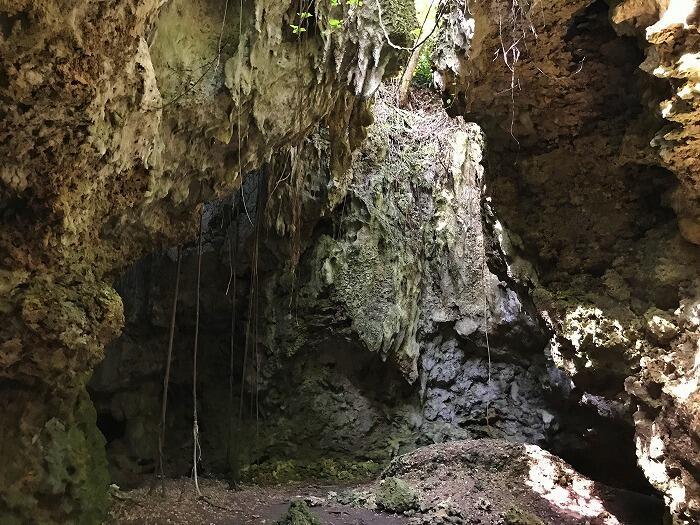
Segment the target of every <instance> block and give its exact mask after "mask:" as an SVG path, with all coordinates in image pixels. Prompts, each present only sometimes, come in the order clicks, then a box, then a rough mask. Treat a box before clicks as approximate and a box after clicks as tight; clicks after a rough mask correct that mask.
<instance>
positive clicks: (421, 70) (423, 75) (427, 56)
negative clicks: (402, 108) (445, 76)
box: [413, 38, 435, 88]
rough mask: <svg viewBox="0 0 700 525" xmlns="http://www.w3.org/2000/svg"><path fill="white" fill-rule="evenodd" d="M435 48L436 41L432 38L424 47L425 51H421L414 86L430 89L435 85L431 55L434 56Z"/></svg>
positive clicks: (414, 76)
mask: <svg viewBox="0 0 700 525" xmlns="http://www.w3.org/2000/svg"><path fill="white" fill-rule="evenodd" d="M434 46H435V41H434V39H433V38H430V39H428V41H427V42H426V43H425V44H424V45H423V49H421V53H420V58H419V59H418V65H417V66H416V72H415V74H414V75H413V84H414V85H415V86H418V87H421V88H429V87H431V86H432V85H433V63H432V60H431V55H432V54H433V48H434Z"/></svg>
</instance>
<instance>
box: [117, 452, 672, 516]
mask: <svg viewBox="0 0 700 525" xmlns="http://www.w3.org/2000/svg"><path fill="white" fill-rule="evenodd" d="M200 485H201V488H202V493H203V495H204V498H197V497H196V496H195V491H194V484H193V482H192V481H191V480H189V479H179V480H168V481H167V482H166V495H165V497H163V496H161V493H160V489H159V488H158V489H156V490H155V491H153V492H152V493H150V494H149V490H148V488H143V489H137V490H133V491H130V492H126V493H124V492H120V491H115V492H114V506H113V509H112V516H111V519H110V520H109V521H108V522H107V523H108V525H116V524H196V525H198V524H203V525H239V524H240V525H247V524H265V523H267V524H272V523H275V522H276V521H277V520H279V519H280V518H281V517H282V516H283V515H284V514H285V513H286V512H287V510H288V508H289V505H290V503H291V502H294V501H299V500H301V501H304V502H306V503H307V504H308V507H309V510H310V512H311V513H312V514H314V515H315V516H316V517H317V518H318V519H319V521H320V523H321V524H323V525H404V524H405V525H451V524H454V525H661V524H662V522H663V512H664V508H663V503H662V501H661V500H660V498H658V497H655V496H652V495H643V494H638V493H635V492H630V491H626V490H621V489H615V488H611V487H608V486H605V485H602V484H600V483H596V482H594V481H592V480H590V479H588V478H586V477H584V476H582V475H581V474H579V473H578V472H576V471H574V470H573V469H572V468H571V466H569V465H568V464H567V463H565V462H564V461H563V460H561V459H560V458H557V457H556V456H553V455H552V454H549V453H548V452H546V451H544V450H542V449H541V448H539V447H536V446H533V445H522V444H517V443H511V442H507V441H502V440H495V439H480V440H467V441H458V442H453V443H445V444H440V445H431V446H428V447H423V448H420V449H418V450H416V451H414V452H412V453H410V454H406V455H404V456H400V457H398V458H396V459H395V460H394V461H393V462H392V463H391V465H390V466H389V467H388V468H387V469H386V470H385V472H384V474H383V476H382V479H380V480H377V481H376V482H374V483H368V484H365V485H359V486H353V487H348V486H346V487H339V486H328V485H320V484H319V485H314V484H308V483H307V484H304V485H284V486H276V487H260V486H249V487H244V488H242V489H241V490H229V488H228V486H227V484H226V483H224V482H220V481H215V480H202V481H201V483H200ZM286 523H292V524H294V525H306V524H310V522H308V521H305V520H300V521H299V520H297V521H294V520H291V521H286V522H285V524H286Z"/></svg>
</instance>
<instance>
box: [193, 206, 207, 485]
mask: <svg viewBox="0 0 700 525" xmlns="http://www.w3.org/2000/svg"><path fill="white" fill-rule="evenodd" d="M203 228H204V208H202V214H201V215H200V218H199V241H198V243H197V292H196V297H197V299H196V314H195V325H194V351H193V359H192V404H193V409H192V440H193V446H192V475H193V477H194V487H195V489H196V491H197V496H199V497H202V491H201V490H200V489H199V480H198V478H197V464H198V463H199V461H200V460H201V459H202V449H201V447H200V445H199V423H198V420H197V350H198V344H199V306H200V288H201V278H202V230H203Z"/></svg>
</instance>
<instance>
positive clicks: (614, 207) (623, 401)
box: [437, 0, 700, 523]
mask: <svg viewBox="0 0 700 525" xmlns="http://www.w3.org/2000/svg"><path fill="white" fill-rule="evenodd" d="M694 9H695V6H694V3H693V2H689V3H684V2H682V1H681V2H671V4H670V5H665V4H664V5H659V4H657V3H656V2H635V1H630V2H623V3H622V4H619V5H618V6H617V7H616V8H615V9H614V10H613V11H612V13H610V12H609V9H608V6H607V4H605V3H603V2H590V1H581V2H577V1H574V2H570V1H562V2H554V3H553V4H552V3H550V4H547V5H542V4H534V3H533V4H532V5H530V4H528V3H525V4H523V3H521V2H516V3H512V4H511V3H509V2H501V1H498V0H496V1H492V2H486V3H478V4H477V5H470V10H469V11H468V12H467V11H465V10H464V9H463V7H462V6H461V3H459V2H457V3H454V4H449V3H448V9H447V12H448V14H447V15H446V19H445V21H444V23H443V25H444V27H445V28H446V31H445V33H444V34H445V35H446V37H445V38H446V41H445V42H443V44H442V45H439V46H438V48H437V53H438V56H437V64H438V68H439V69H438V71H437V80H438V84H439V85H440V86H441V88H442V89H443V92H444V99H445V102H446V104H447V105H448V106H449V108H450V111H452V112H453V113H455V114H462V115H465V117H467V118H469V119H474V120H476V121H477V122H478V123H480V124H481V125H482V126H483V127H484V129H485V131H486V134H487V137H488V138H489V152H490V156H489V160H490V165H489V177H490V181H489V182H488V183H489V187H490V190H491V195H492V198H493V202H494V207H495V210H496V212H497V214H498V215H499V217H501V218H502V219H503V222H504V227H506V228H507V229H509V230H510V231H511V233H512V234H513V237H515V238H516V239H517V238H518V237H519V238H520V240H521V241H522V242H521V248H522V250H523V252H524V253H525V254H526V255H527V258H528V259H530V260H531V261H533V262H534V263H535V266H536V269H537V277H533V279H532V286H533V289H534V296H535V299H536V302H537V304H538V306H539V308H540V311H541V312H542V314H543V316H544V317H545V318H546V319H548V320H549V322H550V324H551V327H552V328H553V330H554V332H555V337H554V339H553V341H552V345H551V355H552V358H553V360H554V361H555V363H557V364H558V365H559V367H560V368H562V369H564V370H565V371H566V372H567V373H568V375H569V377H570V378H571V379H572V381H573V385H574V393H575V394H577V395H581V403H582V404H586V405H589V406H594V407H596V409H597V410H598V411H599V412H600V413H601V414H602V413H607V414H609V415H610V417H611V418H614V419H620V420H622V421H629V422H631V420H632V418H631V413H632V412H636V414H635V416H634V424H635V428H636V436H637V437H636V439H637V453H638V458H639V462H640V465H641V466H642V469H643V470H644V472H645V474H646V476H647V478H648V479H649V480H650V481H651V482H652V484H653V485H654V486H655V487H656V488H658V489H659V490H660V491H661V492H662V493H663V494H664V495H665V497H666V501H667V504H668V505H669V508H670V510H671V513H672V515H673V518H674V520H676V522H677V523H695V522H696V521H697V520H698V517H699V516H700V515H699V514H698V512H700V506H699V505H698V498H699V497H700V490H698V479H699V476H698V472H700V471H699V470H698V468H697V465H698V461H699V460H700V454H699V452H698V451H699V450H700V447H698V443H699V441H698V438H699V437H700V435H699V434H698V409H697V395H698V369H697V366H696V361H697V358H696V357H695V356H696V355H697V352H698V347H697V340H698V328H697V325H695V324H693V323H692V322H688V321H683V320H682V319H685V317H684V316H687V315H688V314H687V313H686V312H695V311H696V310H697V305H698V299H697V286H698V283H699V279H698V277H699V275H698V268H700V253H699V250H698V247H697V246H696V245H697V242H698V237H697V218H698V210H700V207H699V206H698V201H697V191H698V182H697V181H698V178H697V169H698V164H697V162H696V161H695V159H696V158H697V156H698V152H697V140H698V138H697V137H698V128H697V124H698V110H697V101H698V98H697V75H698V71H700V70H699V69H698V67H697V56H698V55H697V50H698V36H699V35H698V29H697V25H694V24H695V23H696V21H695V20H694V18H693V17H694V16H696V15H694V14H693V12H694ZM611 16H612V21H613V22H614V24H615V25H613V23H611ZM455 33H457V34H458V35H459V37H458V38H456V37H455V36H454V35H455ZM449 41H451V42H452V43H453V45H452V46H450V45H448V44H447V42H449ZM645 55H646V57H645ZM648 73H653V75H654V76H655V77H659V78H661V79H663V80H659V79H658V78H654V76H651V75H649V74H648ZM659 108H660V109H659ZM664 119H665V120H664ZM671 210H672V211H671ZM674 213H675V214H674ZM691 363H692V364H691Z"/></svg>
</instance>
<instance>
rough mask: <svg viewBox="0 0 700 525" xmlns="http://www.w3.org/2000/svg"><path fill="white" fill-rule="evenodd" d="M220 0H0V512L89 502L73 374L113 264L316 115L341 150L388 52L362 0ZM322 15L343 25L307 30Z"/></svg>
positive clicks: (81, 363)
mask: <svg viewBox="0 0 700 525" xmlns="http://www.w3.org/2000/svg"><path fill="white" fill-rule="evenodd" d="M391 3H392V2H388V4H391ZM393 3H394V4H397V5H400V6H403V7H404V8H405V9H404V12H406V11H407V10H408V12H409V13H410V12H412V11H410V7H411V6H412V2H409V1H407V0H399V1H398V3H397V2H396V1H395V2H393ZM229 4H231V5H229V6H228V7H229V9H228V10H226V9H225V5H226V3H225V2H223V1H217V0H195V1H189V0H187V1H185V0H170V1H167V0H144V1H141V0H139V1H136V0H126V1H120V2H108V3H105V2H101V1H99V2H98V1H86V2H77V3H76V2H68V1H64V0H37V1H34V0H32V1H28V0H2V1H0V119H1V120H2V127H1V128H0V217H1V220H2V227H1V228H0V283H1V284H0V289H1V290H2V299H0V311H1V312H2V316H3V319H2V323H0V380H1V381H2V385H3V397H2V400H1V401H0V418H1V419H2V420H3V422H5V424H4V425H3V430H2V433H1V434H0V461H2V464H3V468H2V470H0V487H2V491H1V492H0V521H2V522H3V523H27V522H29V523H66V522H71V523H91V524H92V523H96V522H98V521H99V519H100V517H101V515H102V514H103V512H104V510H105V504H106V496H105V495H106V488H107V482H108V480H107V475H106V469H105V460H104V450H103V444H102V441H101V438H100V437H99V435H98V433H97V430H96V428H95V421H94V412H93V410H92V408H91V406H90V403H89V402H88V401H87V399H86V393H85V384H86V382H87V381H88V379H89V376H90V372H91V370H92V368H93V367H94V365H95V364H97V363H98V362H99V361H100V360H101V359H102V357H103V347H104V345H105V344H106V343H108V342H109V341H110V340H112V339H113V338H114V337H115V336H116V335H117V334H118V333H119V331H120V329H121V327H122V324H123V312H122V302H121V300H120V298H119V296H118V295H117V294H116V293H115V292H114V290H113V289H112V287H111V285H110V284H109V281H110V280H111V277H112V276H113V274H114V273H115V272H117V271H119V270H120V269H121V268H123V267H124V266H125V265H127V264H129V263H131V262H133V261H134V260H135V259H137V258H138V257H140V256H141V255H143V254H144V253H146V252H150V251H152V250H154V249H157V248H159V247H162V246H164V245H175V244H177V243H178V242H180V241H182V240H188V239H191V238H192V237H193V235H194V232H195V231H196V227H197V222H198V221H197V217H198V215H199V210H200V204H201V203H202V202H203V201H205V200H208V199H213V198H215V197H217V196H223V195H227V194H230V192H232V191H233V190H235V189H236V188H237V187H238V186H240V184H241V178H242V177H241V173H246V172H248V171H250V170H252V169H254V168H256V167H258V166H260V165H262V163H264V162H265V161H266V160H267V159H268V158H269V157H270V155H271V154H272V153H273V152H278V151H281V150H284V149H285V148H287V147H289V146H290V145H293V144H294V143H296V142H298V141H300V140H301V139H302V138H303V137H304V136H305V135H307V134H308V133H309V132H310V130H312V129H314V128H315V127H316V125H317V124H318V122H319V121H321V120H322V119H324V118H326V117H327V118H329V119H330V120H332V121H333V122H334V124H333V129H334V130H335V132H336V133H335V134H334V136H333V140H334V143H335V144H336V146H335V148H336V151H338V152H339V153H342V152H344V151H345V149H347V148H348V147H349V146H347V135H348V133H349V131H348V128H349V127H353V126H354V127H355V128H356V129H359V128H361V127H362V126H361V124H360V123H359V122H357V121H354V120H353V119H352V115H353V108H354V107H355V105H356V100H357V104H359V105H364V104H365V102H364V101H362V100H360V99H357V98H356V97H360V98H362V97H366V96H369V95H371V93H372V90H373V89H375V88H376V85H377V84H378V81H379V79H380V78H381V77H382V75H383V74H386V73H390V72H391V67H392V65H395V64H396V63H397V62H398V60H399V58H400V57H399V54H397V52H396V50H395V49H394V48H392V47H391V46H389V45H388V44H387V43H386V34H385V31H384V29H385V28H382V25H381V24H380V23H379V19H378V16H377V15H378V9H377V4H370V3H367V5H365V6H355V7H354V8H353V7H351V6H349V5H347V4H346V3H341V4H340V5H339V6H337V7H332V6H331V5H330V2H319V3H318V5H317V9H316V10H315V11H314V12H313V13H309V15H310V16H308V17H303V20H302V21H301V22H299V20H298V19H299V18H301V17H300V15H299V14H298V13H297V11H298V10H297V8H296V4H295V3H294V2H292V1H279V0H247V1H245V2H243V4H242V5H243V9H242V10H241V9H240V8H239V5H240V4H239V3H238V2H229ZM331 16H332V17H334V18H336V19H338V20H343V26H344V27H343V28H340V29H339V30H337V31H331V32H328V31H325V30H324V29H326V28H327V26H328V24H329V19H330V17H331ZM388 18H389V19H388V20H387V21H385V24H384V25H385V26H387V27H388V29H387V31H390V32H392V33H394V38H396V39H397V40H400V39H403V40H404V41H405V40H406V39H407V38H410V37H409V36H408V35H406V34H405V32H404V30H405V24H404V25H401V24H399V23H398V22H397V21H396V20H395V19H393V18H391V17H388ZM408 19H409V21H408V22H407V24H408V25H412V19H410V17H408ZM293 25H301V26H303V27H304V29H306V31H303V32H301V31H298V32H297V33H295V32H294V31H293V27H292V26H293ZM351 122H352V124H351ZM354 133H357V131H355V132H354ZM343 144H345V146H344V145H343ZM344 148H345V149H344Z"/></svg>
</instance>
